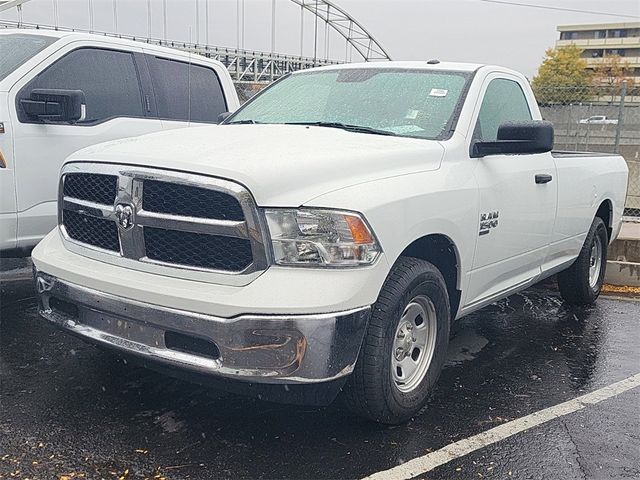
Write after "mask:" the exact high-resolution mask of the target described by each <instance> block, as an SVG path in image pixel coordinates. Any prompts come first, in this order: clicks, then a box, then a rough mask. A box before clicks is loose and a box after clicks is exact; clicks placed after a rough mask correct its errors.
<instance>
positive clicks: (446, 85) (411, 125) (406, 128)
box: [226, 68, 471, 140]
mask: <svg viewBox="0 0 640 480" xmlns="http://www.w3.org/2000/svg"><path fill="white" fill-rule="evenodd" d="M470 78H471V74H470V73H467V72H452V71H433V70H429V71H427V70H417V69H413V70H410V69H386V68H385V69H381V68H358V69H340V70H325V71H322V70H321V71H312V72H303V73H297V74H293V75H291V76H290V77H288V78H285V79H284V80H282V81H280V82H277V83H275V84H273V85H272V86H271V87H269V88H268V89H266V90H265V91H264V92H262V93H261V94H259V95H258V96H256V97H254V98H253V99H252V100H251V101H249V102H248V103H247V104H245V106H244V107H242V108H241V109H240V110H239V111H238V112H237V113H236V114H235V115H233V116H232V117H230V118H229V119H228V121H227V122H226V123H239V122H242V123H254V122H255V123H276V124H290V123H310V124H320V125H322V124H326V126H333V127H345V126H350V127H361V129H359V130H355V129H354V131H359V132H361V133H382V132H388V133H389V134H394V135H398V136H405V137H417V138H425V139H431V140H439V139H443V138H446V137H447V136H448V133H449V132H450V130H451V128H452V127H453V126H454V122H455V114H454V113H455V112H456V111H457V107H458V105H459V104H461V102H462V100H464V92H465V91H466V86H467V83H468V82H469V79H470Z"/></svg>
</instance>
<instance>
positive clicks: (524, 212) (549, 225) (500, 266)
mask: <svg viewBox="0 0 640 480" xmlns="http://www.w3.org/2000/svg"><path fill="white" fill-rule="evenodd" d="M524 91H525V90H524V89H523V88H522V86H521V84H520V80H519V79H518V78H517V77H514V78H506V77H505V76H503V75H502V74H500V76H496V75H495V74H494V76H493V77H492V76H489V77H488V78H487V80H486V82H485V85H484V96H483V101H482V104H481V106H480V108H479V111H478V112H477V116H476V122H475V124H474V125H475V127H474V131H473V138H472V141H473V140H484V141H495V140H496V139H497V132H498V127H499V126H500V124H502V123H504V122H508V121H520V120H532V119H534V118H533V115H532V113H531V109H530V108H529V101H532V99H529V100H528V99H527V97H526V96H525V93H524ZM536 119H539V118H536ZM471 161H473V162H477V163H476V165H475V167H474V172H475V176H476V180H477V183H478V188H479V202H480V203H479V218H478V225H477V231H476V235H477V236H476V249H475V256H474V261H473V268H472V271H471V274H470V283H469V289H468V293H467V296H466V301H465V304H466V307H468V308H472V307H474V306H475V307H478V306H481V305H484V304H487V303H489V302H491V301H493V300H494V299H497V298H500V297H502V296H505V295H507V294H508V293H509V292H511V291H514V290H517V289H518V288H519V287H522V286H523V285H525V284H527V283H531V282H533V281H535V279H536V278H537V277H538V276H539V275H540V273H541V265H542V263H543V261H544V257H545V254H546V250H547V246H548V244H549V242H550V240H551V235H552V231H553V225H554V220H555V215H556V203H557V180H556V168H555V162H554V160H553V157H552V155H551V153H550V152H548V153H542V154H524V155H504V154H497V155H487V156H485V157H482V158H472V159H471ZM548 176H550V177H551V180H550V181H547V182H545V183H541V182H540V180H541V179H544V180H547V179H548Z"/></svg>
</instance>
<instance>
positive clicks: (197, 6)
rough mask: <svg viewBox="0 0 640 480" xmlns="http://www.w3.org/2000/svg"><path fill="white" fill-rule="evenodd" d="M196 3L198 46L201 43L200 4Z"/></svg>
mask: <svg viewBox="0 0 640 480" xmlns="http://www.w3.org/2000/svg"><path fill="white" fill-rule="evenodd" d="M195 1H196V44H198V43H200V2H199V1H198V0H195Z"/></svg>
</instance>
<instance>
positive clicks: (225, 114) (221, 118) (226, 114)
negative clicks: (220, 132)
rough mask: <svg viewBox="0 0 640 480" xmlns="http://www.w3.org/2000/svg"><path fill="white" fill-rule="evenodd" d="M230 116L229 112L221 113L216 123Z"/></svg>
mask: <svg viewBox="0 0 640 480" xmlns="http://www.w3.org/2000/svg"><path fill="white" fill-rule="evenodd" d="M230 116H231V112H222V113H221V114H220V115H218V123H222V122H224V121H225V120H226V119H227V118H229V117H230Z"/></svg>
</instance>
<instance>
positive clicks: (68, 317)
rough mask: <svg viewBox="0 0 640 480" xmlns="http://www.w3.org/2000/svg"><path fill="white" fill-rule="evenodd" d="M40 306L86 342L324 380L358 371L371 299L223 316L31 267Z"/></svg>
mask: <svg viewBox="0 0 640 480" xmlns="http://www.w3.org/2000/svg"><path fill="white" fill-rule="evenodd" d="M34 275H35V282H36V289H37V292H38V303H39V310H40V314H41V315H42V316H43V317H44V318H45V319H47V320H49V321H50V322H52V323H54V324H55V325H57V326H59V327H61V328H63V329H65V330H68V331H70V332H71V333H74V334H76V335H78V336H80V337H82V338H84V339H86V340H87V341H89V342H92V343H96V344H102V345H104V346H107V347H111V348H113V349H116V350H119V351H121V352H123V353H127V354H132V355H135V356H138V357H142V358H143V359H148V360H152V361H157V362H160V363H162V364H165V365H169V366H173V367H179V368H184V369H186V370H190V371H194V372H198V373H204V374H211V375H215V376H219V377H226V378H233V379H237V380H244V381H248V382H257V383H281V384H308V383H319V382H327V381H331V380H335V379H339V378H341V377H344V376H345V375H348V374H350V373H351V372H352V371H353V368H354V366H355V362H356V360H357V358H358V354H359V351H360V346H361V344H362V340H363V338H364V333H365V329H366V326H367V322H368V318H369V311H370V308H369V307H364V308H359V309H355V310H350V311H345V312H338V313H330V314H322V315H317V314H315V315H285V316H274V315H268V316H267V315H264V316H263V315H242V316H238V317H235V318H219V317H214V316H209V315H201V314H197V313H191V312H187V311H183V310H176V309H171V308H165V307H160V306H157V305H151V304H146V303H142V302H137V301H135V300H131V299H127V298H122V297H117V296H114V295H109V294H105V293H101V292H98V291H96V290H92V289H89V288H86V287H82V286H79V285H74V284H71V283H68V282H65V281H63V280H60V279H58V278H55V277H53V276H51V275H48V274H46V273H43V272H37V271H35V272H34Z"/></svg>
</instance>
